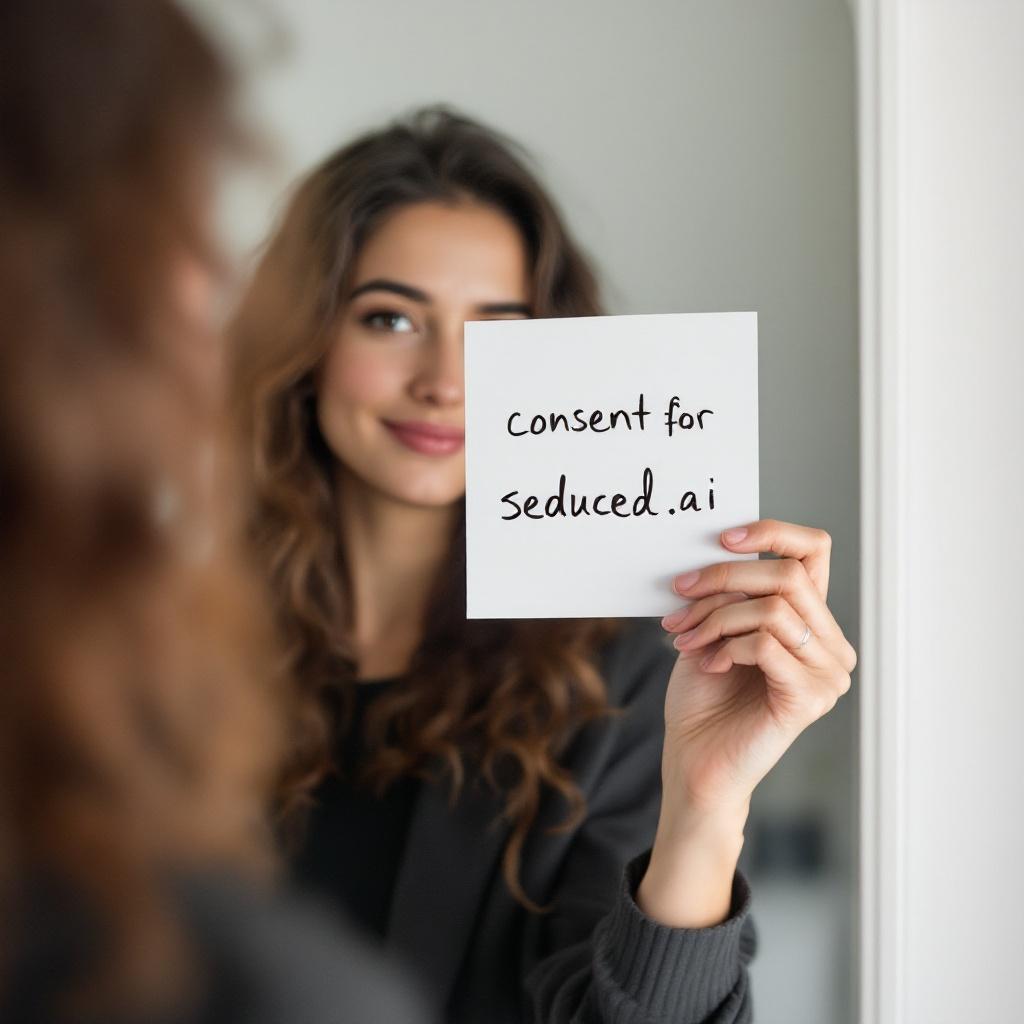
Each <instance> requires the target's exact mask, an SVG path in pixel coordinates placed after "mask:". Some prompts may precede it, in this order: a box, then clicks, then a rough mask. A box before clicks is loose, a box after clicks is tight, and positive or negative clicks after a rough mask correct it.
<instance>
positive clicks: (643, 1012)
mask: <svg viewBox="0 0 1024 1024" xmlns="http://www.w3.org/2000/svg"><path fill="white" fill-rule="evenodd" d="M637 635H638V636H639V638H640V639H639V641H638V642H637V643H636V644H634V645H633V646H632V647H631V648H630V649H629V650H628V651H626V652H625V653H624V656H623V657H622V658H621V659H620V660H618V661H617V662H615V663H614V664H613V665H612V667H611V672H612V678H611V679H610V687H611V690H612V691H614V692H615V693H616V695H617V696H618V697H619V698H620V706H621V707H622V713H621V715H620V716H618V717H617V718H616V719H615V720H614V722H613V723H611V724H610V725H608V726H607V734H606V735H605V736H604V750H605V753H604V756H603V758H602V761H601V766H600V769H599V770H597V771H595V775H594V777H593V778H592V779H591V780H589V785H588V786H587V794H586V795H587V806H588V811H587V816H586V819H585V821H584V822H583V823H582V824H581V826H580V827H579V829H578V831H577V832H576V834H575V835H574V836H573V837H572V841H571V843H570V845H569V848H568V851H567V855H566V857H565V860H564V862H563V865H562V870H561V872H560V873H559V877H558V881H557V884H556V885H555V887H554V891H552V892H551V893H549V894H548V895H549V897H550V899H549V903H550V907H551V910H550V912H549V913H548V914H546V915H543V917H542V918H541V919H540V920H539V921H538V922H537V923H536V925H535V931H534V933H532V934H531V935H528V936H527V940H526V942H527V948H526V950H525V956H526V959H527V973H526V992H527V997H528V1000H529V1012H528V1019H529V1020H530V1021H531V1022H532V1024H669V1022H672V1024H747V1022H749V1021H751V1020H752V1018H753V1009H752V1001H751V994H750V977H749V974H748V970H747V965H748V964H749V962H750V960H751V959H752V958H753V956H754V954H755V952H756V949H757V931H756V927H755V924H754V919H753V917H752V916H751V913H750V904H751V889H750V885H749V883H748V881H747V879H746V877H745V876H744V875H743V873H742V872H741V871H740V870H739V869H738V868H737V869H736V870H735V872H734V876H733V882H732V893H731V904H730V908H729V914H728V917H727V918H726V920H724V921H722V922H720V923H719V924H716V925H712V926H709V927H706V928H672V927H669V926H667V925H663V924H660V923H659V922H657V921H654V920H653V919H651V918H650V917H648V916H647V915H645V914H644V913H643V911H641V910H640V908H639V906H638V905H637V903H636V899H635V894H636V890H637V887H638V886H639V884H640V881H641V880H642V878H643V875H644V872H645V871H646V869H647V864H648V860H649V858H650V847H651V845H652V844H653V841H654V833H655V830H656V827H657V821H658V815H659V810H660V806H661V748H662V743H663V739H664V711H663V705H664V693H665V687H666V684H667V682H668V678H669V675H670V674H671V670H672V667H673V666H674V664H675V657H676V654H675V652H674V650H672V649H671V648H668V649H666V647H665V645H664V643H663V642H662V640H661V636H660V628H659V630H658V633H657V635H656V634H655V633H653V632H652V631H650V630H642V631H640V632H639V633H638V634H637Z"/></svg>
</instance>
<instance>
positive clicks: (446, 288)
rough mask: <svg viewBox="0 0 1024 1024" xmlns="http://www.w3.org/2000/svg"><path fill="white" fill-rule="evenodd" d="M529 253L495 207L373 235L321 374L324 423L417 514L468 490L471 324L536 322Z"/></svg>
mask: <svg viewBox="0 0 1024 1024" xmlns="http://www.w3.org/2000/svg"><path fill="white" fill-rule="evenodd" d="M527 261H528V257H527V252H526V245H525V242H524V240H523V237H522V235H521V233H520V231H519V229H518V228H517V226H516V225H515V224H514V222H513V221H512V220H511V219H509V218H508V217H507V216H505V215H504V214H503V213H501V212H499V211H497V210H496V209H494V208H493V207H490V206H485V205H483V204H480V203H476V202H471V201H468V200H467V201H463V202H459V203H453V204H443V203H439V202H422V203H416V204H413V205H410V206H405V207H401V208H400V209H398V210H397V211H395V212H394V213H393V214H391V215H390V216H389V217H388V218H387V219H386V220H385V221H384V222H383V223H382V224H381V225H380V227H378V228H377V230H376V231H375V232H374V233H373V234H372V235H371V236H370V237H369V238H368V239H367V241H366V243H365V245H364V246H363V249H362V252H361V253H360V255H359V258H358V260H357V264H356V268H355V274H354V277H353V285H352V289H351V291H350V293H349V295H348V297H347V299H346V300H345V302H344V305H343V308H342V311H341V315H340V317H339V320H338V324H337V327H336V332H335V335H334V340H333V342H332V344H331V347H330V349H329V351H328V353H327V356H326V358H325V360H324V363H323V365H322V367H321V371H320V374H319V378H318V385H317V416H318V419H319V423H320V429H321V431H322V433H323V436H324V438H325V439H326V441H327V444H328V445H329V446H330V448H331V450H332V451H333V453H334V455H335V456H336V457H337V459H338V460H339V462H340V463H341V464H342V466H343V467H344V469H345V470H346V471H347V473H348V474H349V475H350V477H352V478H354V479H350V480H349V481H347V483H348V486H352V484H353V483H357V482H361V483H362V484H364V485H365V486H366V487H368V488H371V489H372V490H374V491H376V492H377V493H378V494H380V495H382V496H385V497H387V498H390V499H392V500H395V501H399V502H403V503H407V504H410V505H418V506H433V507H436V506H442V505H449V504H451V503H452V502H455V501H457V500H458V499H459V498H461V497H462V495H463V494H464V493H465V489H466V464H465V448H464V444H463V429H464V425H465V406H464V395H463V340H462V331H463V324H464V323H465V322H466V321H467V320H493V319H507V318H512V317H514V318H517V319H518V318H523V317H527V316H529V315H530V302H531V296H530V294H529V267H528V265H527Z"/></svg>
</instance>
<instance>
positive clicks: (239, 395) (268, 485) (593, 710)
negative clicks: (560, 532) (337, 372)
mask: <svg viewBox="0 0 1024 1024" xmlns="http://www.w3.org/2000/svg"><path fill="white" fill-rule="evenodd" d="M467 198H468V199H471V200H474V201H477V202H481V203H485V204H488V205H490V206H492V207H493V208H496V209H497V210H499V211H501V212H502V213H504V214H505V215H507V216H508V217H509V218H510V219H511V220H512V221H513V223H515V224H516V225H517V226H518V228H519V230H520V231H521V232H522V236H523V238H524V239H525V242H526V246H527V250H528V254H529V262H530V269H531V277H532V285H531V290H532V295H531V304H532V308H533V309H534V310H535V315H537V316H540V317H555V316H590V315H595V314H597V313H599V312H600V304H599V299H598V288H597V284H596V281H595V276H594V274H593V272H592V270H591V268H590V266H589V265H588V263H587V260H586V259H585V258H584V256H583V254H582V253H581V251H580V249H579V248H578V247H577V245H576V244H575V243H574V242H573V240H572V239H571V238H570V236H569V233H568V231H567V230H566V227H565V225H564V224H563V222H562V219H561V217H560V216H559V213H558V211H557V210H556V208H555V206H554V204H553V203H552V201H551V199H550V198H549V197H548V196H547V194H546V193H545V191H544V189H543V188H542V187H541V185H540V184H539V182H538V180H537V178H536V176H535V175H534V173H533V172H532V171H531V169H530V167H529V158H528V157H527V156H526V154H524V153H523V152H522V151H521V150H520V149H519V148H518V146H517V145H516V144H515V143H513V142H512V141H510V140H509V139H507V138H505V137H503V136H502V135H500V134H498V133H497V132H495V131H493V130H491V129H489V128H487V127H485V126H484V125H482V124H480V123H478V122H476V121H474V120H472V119H470V118H467V117H465V116H462V115H460V114H458V113H456V112H453V111H451V110H449V109H447V108H445V107H429V108H425V109H421V110H419V111H416V112H414V113H413V114H411V115H409V116H408V117H406V118H404V119H400V120H398V121H396V122H394V123H392V124H390V125H387V126H385V127H384V128H382V129H380V130H377V131H373V132H370V133H368V134H366V135H363V136H362V137H360V138H358V139H356V140H355V141H353V142H351V143H350V144H348V145H346V146H344V147H343V148H341V149H339V150H338V151H337V152H335V153H333V154H332V155H331V156H329V157H328V158H327V159H326V160H324V161H323V162H322V163H321V164H320V165H319V166H318V167H316V168H315V169H314V170H313V171H312V172H311V173H310V174H309V175H308V176H307V177H306V178H305V179H304V180H302V181H301V182H300V183H299V184H298V186H297V188H296V190H295V192H294V194H293V196H292V198H291V200H290V203H289V204H288V206H287V208H286V209H285V211H284V213H283V216H282V218H281V220H280V222H279V224H278V225H277V227H276V229H275V231H274V232H273V233H272V235H271V238H270V240H269V242H268V244H267V246H266V248H265V251H264V253H263V254H262V258H261V259H260V261H259V263H258V265H257V268H256V270H255V274H254V277H253V279H252V281H251V284H250V286H249V288H248V290H247V293H246V295H245V296H244V298H243V301H242V302H241V304H240V308H239V310H238V313H237V316H236V318H235V320H234V323H233V326H232V327H231V334H232V337H233V340H234V343H235V345H234V352H235V355H236V358H237V359H238V363H237V365H236V368H235V373H234V374H233V377H234V382H235V402H236V405H237V409H238V415H239V420H240V423H241V425H242V430H243V432H244V435H245V437H246V439H247V443H248V445H249V448H250V451H251V455H252V466H251V469H252V472H253V481H252V485H253V488H254V494H253V497H254V517H253V520H254V521H253V533H254V537H255V541H256V545H257V549H258V551H259V554H260V557H261V558H262V564H263V567H264V569H265V572H266V576H267V579H268V581H269V584H270V588H271V595H272V601H273V603H274V605H275V607H276V611H277V618H278V623H279V627H280V631H281V634H282V636H283V639H284V643H285V646H286V651H287V666H286V667H287V671H288V672H289V673H290V675H291V678H292V679H293V681H294V683H293V689H292V697H293V699H292V714H291V716H290V720H289V729H290V739H291V743H290V748H291V752H290V756H289V757H288V758H287V763H286V766H285V769H284V771H283V774H282V777H281V781H280V785H279V787H278V809H279V812H280V816H281V817H280V820H281V822H283V823H284V829H283V831H284V833H285V836H286V841H290V842H292V843H294V842H296V841H297V839H298V837H301V834H302V821H303V819H304V816H305V815H304V811H305V810H306V809H308V807H309V806H310V804H311V802H312V793H313V790H314V788H315V786H316V785H317V783H318V782H319V781H320V780H321V779H322V778H323V777H324V775H325V774H326V773H327V772H329V771H331V770H335V764H334V756H333V750H334V749H335V748H336V744H337V742H338V741H339V739H340V738H341V737H342V736H343V735H344V734H345V732H346V730H347V729H348V722H349V715H350V709H351V701H352V697H351V695H352V692H353V689H354V685H355V684H354V678H355V673H356V664H355V661H354V658H353V656H352V651H351V647H350V644H349V641H348V639H347V638H346V636H345V635H344V632H343V629H342V624H343V623H345V622H347V621H349V619H348V616H347V608H348V602H349V601H350V594H349V590H348V581H347V575H346V557H345V552H344V550H342V548H341V545H340V542H339V536H338V528H337V523H338V521H339V519H338V507H339V503H341V502H343V501H344V500H345V495H344V494H343V493H341V492H340V490H339V487H338V485H337V482H336V478H337V474H336V472H335V464H334V460H333V456H332V455H331V453H330V452H329V450H328V447H327V444H326V442H325V441H324V439H323V437H322V436H321V434H320V431H319V428H318V425H317V418H316V415H315V401H316V399H315V386H314V381H315V377H316V373H317V369H318V367H319V365H320V364H321V362H322V360H323V359H324V357H325V354H326V352H327V349H328V346H329V344H330V341H331V338H332V333H333V328H334V325H335V324H336V322H337V319H338V317H339V315H340V313H341V311H342V308H343V305H344V302H345V297H346V293H347V291H348V290H349V289H350V287H351V284H352V275H353V273H354V269H355V266H356V261H357V259H358V257H359V254H360V251H361V248H362V246H363V245H364V243H365V242H366V240H367V238H368V237H369V236H370V235H371V234H372V232H373V231H374V229H375V228H376V227H377V226H378V225H380V224H381V222H382V221H383V219H384V218H385V217H387V216H388V215H389V214H391V213H393V212H394V211H396V210H397V209H399V208H401V207H403V206H408V205H409V204H414V203H421V202H446V203H454V202H458V201H460V200H464V199H467ZM460 504H461V515H460V516H459V517H458V520H457V526H456V528H455V529H454V531H453V535H452V537H451V546H450V550H449V553H448V556H447V557H446V558H445V559H443V561H442V562H441V564H440V566H439V568H438V574H437V578H436V581H435V583H434V587H433V591H432V593H431V595H430V600H429V606H428V610H427V613H426V621H425V623H424V631H423V635H422V641H421V643H420V644H419V647H418V649H417V650H416V652H415V654H414V657H413V660H412V663H411V665H410V668H409V672H408V674H407V676H406V677H404V680H403V684H402V685H400V686H399V687H397V688H395V689H394V690H393V691H391V692H389V693H387V694H385V695H384V696H382V697H381V698H380V699H379V700H378V701H376V702H375V704H374V706H373V707H372V708H371V710H370V712H369V714H368V716H367V720H366V736H365V738H366V741H367V743H368V746H369V754H368V758H367V760H366V762H365V763H364V765H363V766H362V769H361V774H362V775H363V777H364V781H366V782H368V783H372V784H374V785H375V786H376V787H377V789H378V791H382V790H383V789H384V788H386V786H387V785H388V784H389V783H390V782H392V781H393V780H395V779H396V778H398V777H399V776H401V775H404V774H417V775H421V776H424V777H433V776H432V774H431V773H432V769H433V768H434V767H436V766H437V765H438V764H440V765H442V766H443V771H444V772H445V773H446V774H447V776H448V778H449V781H450V784H451V793H452V797H453V799H455V798H456V797H457V795H458V793H459V791H460V789H461V788H462V786H463V785H464V784H465V783H466V781H467V775H468V774H469V773H470V772H472V773H474V774H475V775H476V776H477V777H478V778H482V779H483V780H485V781H486V782H487V783H489V784H490V785H491V786H492V787H494V788H495V790H497V791H500V794H501V795H502V798H503V808H504V812H503V813H504V817H505V818H506V819H507V821H508V823H509V824H510V825H511V832H510V838H509V841H508V843H507V845H506V848H505V851H504V857H503V870H504V876H505V879H506V881H507V884H508V886H509V888H510V890H511V891H512V893H513V894H514V895H515V897H516V898H517V899H518V900H519V901H520V902H521V903H523V904H524V905H525V906H527V907H530V908H531V909H538V907H537V904H536V903H535V902H534V901H533V900H532V899H531V898H530V897H529V896H528V895H527V894H526V893H525V892H524V890H523V887H522V885H521V883H520V880H519V862H520V855H521V851H522V846H523V843H524V841H525V840H526V837H527V835H528V833H529V830H530V827H531V825H532V824H533V822H534V820H535V818H536V816H537V812H538V807H539V804H540V800H541V796H542V792H543V790H544V789H545V788H549V789H552V790H554V791H556V792H557V793H558V794H560V795H561V797H562V798H564V801H565V803H566V810H567V814H566V818H565V820H564V822H563V824H562V825H561V826H559V827H561V828H566V829H568V828H572V827H573V826H574V825H575V824H577V823H578V822H579V820H580V819H581V817H582V815H583V814H584V813H585V808H584V801H583V798H582V795H581V793H580V791H579V789H578V787H577V786H576V784H575V782H574V780H573V779H572V777H571V775H570V774H569V773H568V772H567V771H566V770H565V769H564V768H563V767H562V766H561V765H560V763H559V759H558V756H559V753H560V751H561V750H562V748H563V746H564V744H565V742H566V741H567V740H568V738H569V737H570V736H571V735H572V733H573V732H574V731H575V730H576V729H577V728H578V727H579V726H580V725H581V724H582V723H584V722H586V721H588V720H591V719H595V718H597V717H600V716H603V715H606V714H608V713H609V708H608V702H607V696H606V692H605V686H604V681H603V680H602V678H601V676H600V673H599V671H598V668H597V661H596V659H595V652H596V651H597V649H598V648H599V647H600V645H601V644H602V643H603V642H604V641H605V640H607V639H608V638H610V637H611V635H612V634H613V633H614V632H616V631H617V628H618V625H619V624H618V623H617V622H616V621H615V620H600V619H598V620H516V621H503V620H499V621H493V620H467V618H466V592H465V499H464V498H463V499H461V500H460ZM332 702H333V703H335V704H336V705H337V706H340V708H341V713H340V714H338V715H335V716H332V715H331V714H330V713H329V711H328V706H329V705H330V704H331V703H332Z"/></svg>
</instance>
